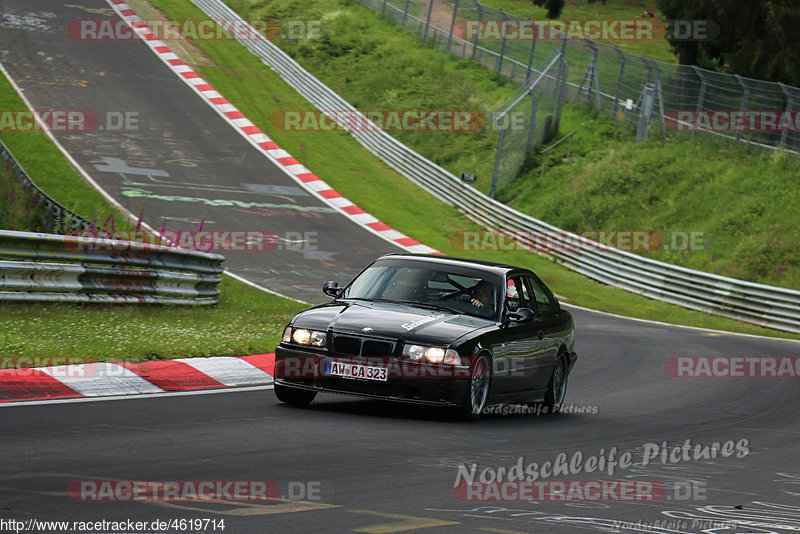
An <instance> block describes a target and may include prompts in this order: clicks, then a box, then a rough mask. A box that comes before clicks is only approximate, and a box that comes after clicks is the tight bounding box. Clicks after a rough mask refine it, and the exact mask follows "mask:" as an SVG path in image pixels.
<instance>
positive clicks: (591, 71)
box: [584, 38, 600, 109]
mask: <svg viewBox="0 0 800 534" xmlns="http://www.w3.org/2000/svg"><path fill="white" fill-rule="evenodd" d="M586 42H587V43H588V44H589V46H591V47H592V60H591V61H590V62H589V68H588V69H587V72H586V73H587V75H588V77H589V79H588V80H586V104H589V101H590V100H591V98H592V85H594V86H595V97H596V100H597V109H600V86H599V83H598V80H597V45H595V44H594V41H592V40H591V39H588V38H586ZM584 78H585V76H584Z"/></svg>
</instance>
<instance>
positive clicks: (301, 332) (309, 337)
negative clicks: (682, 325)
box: [283, 326, 327, 347]
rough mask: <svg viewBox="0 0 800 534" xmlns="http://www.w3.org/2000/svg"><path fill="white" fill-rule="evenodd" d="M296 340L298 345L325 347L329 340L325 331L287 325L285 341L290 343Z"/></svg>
mask: <svg viewBox="0 0 800 534" xmlns="http://www.w3.org/2000/svg"><path fill="white" fill-rule="evenodd" d="M290 340H291V341H294V342H295V343H297V344H298V345H313V346H314V347H324V346H325V342H326V341H327V336H326V335H325V332H319V331H317V330H306V329H305V328H294V329H292V328H291V327H289V326H287V327H286V330H284V331H283V341H284V342H286V343H288V342H289V341H290Z"/></svg>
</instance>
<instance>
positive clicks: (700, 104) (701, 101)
mask: <svg viewBox="0 0 800 534" xmlns="http://www.w3.org/2000/svg"><path fill="white" fill-rule="evenodd" d="M692 69H694V73H695V74H696V75H697V77H698V78H700V91H699V92H700V94H699V95H697V106H696V107H695V110H694V128H693V130H692V136H696V135H697V123H698V122H699V121H698V120H697V117H698V116H699V115H700V112H701V111H703V105H704V104H705V99H706V79H705V78H703V74H702V73H701V72H700V69H699V68H697V66H696V65H692Z"/></svg>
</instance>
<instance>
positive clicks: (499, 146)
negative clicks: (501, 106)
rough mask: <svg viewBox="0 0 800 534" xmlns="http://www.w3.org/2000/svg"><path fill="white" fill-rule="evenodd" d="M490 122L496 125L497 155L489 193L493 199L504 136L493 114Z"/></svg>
mask: <svg viewBox="0 0 800 534" xmlns="http://www.w3.org/2000/svg"><path fill="white" fill-rule="evenodd" d="M492 122H494V123H495V124H496V125H497V130H498V134H497V153H496V154H495V156H494V169H493V170H492V188H491V190H490V191H489V197H490V198H494V191H495V189H497V174H498V173H499V172H500V155H501V153H502V151H503V136H504V134H505V129H504V128H503V126H502V125H501V124H500V122H499V121H498V120H497V117H496V116H495V114H494V113H492Z"/></svg>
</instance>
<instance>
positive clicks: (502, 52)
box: [494, 9, 513, 79]
mask: <svg viewBox="0 0 800 534" xmlns="http://www.w3.org/2000/svg"><path fill="white" fill-rule="evenodd" d="M499 11H500V14H501V15H503V25H502V27H501V30H500V35H501V37H502V38H503V41H502V42H501V43H500V55H499V56H497V61H496V62H495V64H494V70H496V71H497V72H498V73H499V74H503V56H505V54H506V22H508V15H507V14H506V12H505V11H503V10H502V9H500V10H499ZM512 79H513V78H512Z"/></svg>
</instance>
